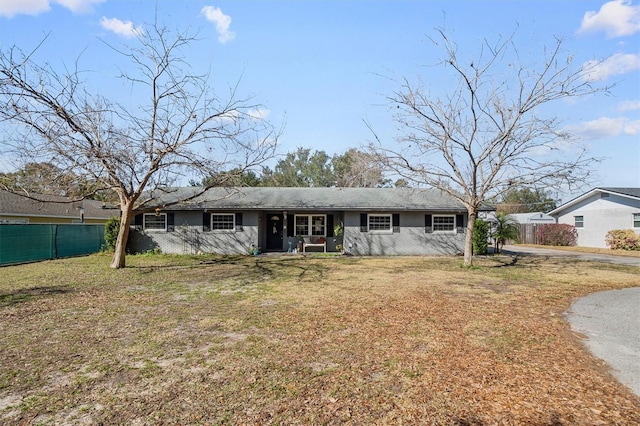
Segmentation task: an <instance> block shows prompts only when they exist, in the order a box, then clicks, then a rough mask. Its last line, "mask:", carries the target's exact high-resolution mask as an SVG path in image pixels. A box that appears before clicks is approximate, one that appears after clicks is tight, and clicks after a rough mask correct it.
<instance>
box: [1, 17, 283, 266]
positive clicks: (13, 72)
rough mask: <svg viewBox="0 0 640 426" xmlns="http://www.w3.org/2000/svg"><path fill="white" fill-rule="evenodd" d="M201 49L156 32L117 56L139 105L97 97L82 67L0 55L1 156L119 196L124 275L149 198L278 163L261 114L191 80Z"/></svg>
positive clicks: (273, 136) (200, 78)
mask: <svg viewBox="0 0 640 426" xmlns="http://www.w3.org/2000/svg"><path fill="white" fill-rule="evenodd" d="M195 41H196V40H195V38H193V37H191V36H189V35H187V34H185V33H174V32H171V31H168V30H167V29H166V28H164V27H162V26H159V25H157V24H156V25H153V26H151V27H150V28H149V29H148V30H147V31H145V32H140V33H139V34H138V37H137V39H136V42H135V45H134V46H133V47H128V48H126V49H125V50H117V52H118V53H119V54H120V55H122V57H123V59H124V63H125V64H128V65H132V67H130V68H129V69H130V70H131V71H122V72H121V75H120V76H119V77H120V78H122V79H124V81H125V82H126V83H127V91H130V93H131V97H132V98H135V99H136V102H137V104H135V105H132V104H126V105H124V104H122V103H121V102H119V101H118V100H117V99H113V98H109V97H106V96H103V95H98V94H97V90H94V91H93V93H92V89H91V88H90V87H88V86H89V84H88V83H87V82H86V81H84V80H83V77H84V76H85V74H84V73H83V72H82V71H80V70H79V69H78V64H77V63H76V66H75V68H74V69H73V70H71V71H69V70H68V69H65V70H64V71H62V72H59V71H57V70H56V69H54V67H52V66H51V65H49V64H46V63H45V64H38V63H36V61H35V60H34V59H33V58H34V53H35V51H36V50H37V49H36V50H34V51H32V52H29V53H24V52H23V51H21V50H20V49H19V48H17V47H13V48H11V49H9V50H6V51H2V52H0V121H4V122H5V127H8V128H10V129H11V132H12V134H11V137H10V138H8V139H7V140H6V141H5V142H4V143H3V145H2V149H3V150H4V151H5V153H6V155H7V156H8V157H10V158H13V159H16V163H20V164H25V163H28V162H42V161H47V162H48V163H50V164H51V165H52V166H55V167H57V168H58V169H60V170H66V171H73V172H74V173H75V174H76V175H77V176H80V177H83V178H86V179H87V180H88V181H91V182H96V183H99V185H97V186H93V187H92V188H93V190H104V189H110V190H112V191H114V192H115V193H116V194H117V197H118V200H119V206H120V211H121V226H120V229H119V234H118V240H117V244H116V250H115V254H114V257H113V261H112V263H111V267H112V268H122V267H124V266H125V252H126V243H127V238H128V234H129V226H130V224H131V220H132V218H133V216H134V215H135V214H139V213H140V212H142V211H144V209H145V206H146V203H148V201H149V200H148V199H146V198H145V194H148V193H149V192H150V191H152V190H157V189H159V188H166V187H169V186H171V185H172V184H175V182H176V181H177V180H178V179H181V178H184V177H186V176H194V175H196V176H201V177H205V176H211V175H213V174H217V173H220V172H221V171H224V170H228V169H238V170H249V169H251V168H254V167H258V166H260V165H261V164H262V163H264V162H265V161H266V160H267V159H269V158H271V157H273V155H274V154H275V148H276V142H277V139H278V135H279V132H277V131H274V129H273V127H272V126H271V125H270V124H269V123H268V122H266V121H264V120H262V119H260V117H259V114H256V111H258V108H259V105H254V104H253V103H252V100H251V98H249V97H244V98H243V97H240V96H239V94H238V92H237V90H238V87H237V85H235V86H232V87H230V89H229V93H228V94H226V95H225V96H218V95H217V94H216V93H215V92H214V90H213V87H212V86H211V84H210V76H209V75H208V74H207V73H204V74H195V73H192V71H191V67H190V65H189V61H188V60H187V58H186V56H185V49H186V48H187V47H189V46H190V45H192V44H193V43H194V42H195ZM39 48H42V45H41V46H40V47H39ZM109 48H111V49H114V50H115V48H114V47H111V46H109ZM206 189H208V188H207V187H206V186H204V187H202V188H201V190H202V191H205V190H206ZM85 195H86V194H85ZM182 201H184V200H182Z"/></svg>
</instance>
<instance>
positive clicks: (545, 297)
mask: <svg viewBox="0 0 640 426" xmlns="http://www.w3.org/2000/svg"><path fill="white" fill-rule="evenodd" d="M109 260H110V259H109V257H108V256H107V255H94V256H89V257H84V258H76V259H65V260H57V261H50V262H42V263H34V264H28V265H19V266H11V267H5V268H0V423H2V424H45V425H46V424H131V425H156V424H211V425H214V424H260V425H263V424H305V425H306V424H340V423H347V424H363V425H364V424H366V425H368V424H449V425H485V424H486V425H489V424H535V425H538V424H540V425H573V424H589V425H591V424H620V425H623V424H637V423H640V399H639V398H637V397H635V396H634V395H633V394H632V393H631V392H630V391H629V390H628V389H626V388H625V387H623V386H622V385H620V384H618V383H617V382H616V381H615V380H614V379H613V378H612V376H610V374H609V373H608V371H607V368H606V366H605V365H604V364H603V363H602V361H599V360H597V359H594V358H593V357H592V356H591V355H590V354H589V353H588V352H587V351H586V349H584V347H583V346H582V344H581V343H580V338H579V336H576V335H574V333H572V332H571V330H570V327H569V326H568V324H567V323H566V321H565V319H564V316H563V312H565V311H566V310H567V308H568V307H569V305H570V303H571V301H572V300H573V299H574V298H576V297H580V296H583V295H586V294H589V293H592V292H595V291H599V290H608V289H615V288H622V287H629V286H632V285H633V284H634V283H637V279H638V268H634V267H625V266H615V265H605V264H598V263H586V262H576V261H575V260H570V259H567V260H563V259H552V260H542V259H537V258H534V257H525V258H522V259H517V260H513V259H512V258H509V257H495V258H487V259H479V260H477V261H476V262H477V265H478V266H475V267H474V268H471V269H466V268H463V267H461V264H462V260H461V259H460V258H453V257H452V258H447V257H371V258H357V257H320V256H309V257H301V256H258V257H206V256H193V257H179V256H162V255H144V256H131V257H129V258H128V265H129V267H128V268H126V269H123V270H118V271H115V270H110V269H109V268H108V264H109Z"/></svg>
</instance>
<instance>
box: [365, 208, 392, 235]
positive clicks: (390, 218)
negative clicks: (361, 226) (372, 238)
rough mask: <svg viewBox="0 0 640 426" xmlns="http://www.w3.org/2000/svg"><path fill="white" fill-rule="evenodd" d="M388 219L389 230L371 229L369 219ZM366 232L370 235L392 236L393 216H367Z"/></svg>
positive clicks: (385, 214) (372, 214) (379, 214)
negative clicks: (373, 217)
mask: <svg viewBox="0 0 640 426" xmlns="http://www.w3.org/2000/svg"><path fill="white" fill-rule="evenodd" d="M372 216H375V217H388V218H389V229H371V217H372ZM367 231H368V232H369V233H371V234H387V235H389V234H393V215H392V214H391V213H369V214H368V215H367Z"/></svg>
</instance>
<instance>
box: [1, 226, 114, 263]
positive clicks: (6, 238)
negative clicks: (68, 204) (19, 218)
mask: <svg viewBox="0 0 640 426" xmlns="http://www.w3.org/2000/svg"><path fill="white" fill-rule="evenodd" d="M104 245H105V241H104V225H86V224H77V225H0V265H9V264H13V263H23V262H34V261H38V260H48V259H57V258H60V257H71V256H81V255H85V254H91V253H96V252H98V251H100V250H101V249H102V247H103V246H104Z"/></svg>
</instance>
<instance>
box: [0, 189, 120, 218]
mask: <svg viewBox="0 0 640 426" xmlns="http://www.w3.org/2000/svg"><path fill="white" fill-rule="evenodd" d="M31 196H32V197H33V198H38V199H39V200H43V201H36V200H33V199H31V198H27V197H23V196H21V195H18V194H14V193H11V192H8V191H0V214H3V215H15V216H47V217H64V218H79V217H80V207H84V217H85V218H86V219H108V218H110V217H112V216H117V215H118V214H119V210H114V209H104V208H103V207H102V202H100V201H95V200H83V201H75V202H70V199H69V198H66V197H59V196H54V195H35V194H31Z"/></svg>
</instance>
